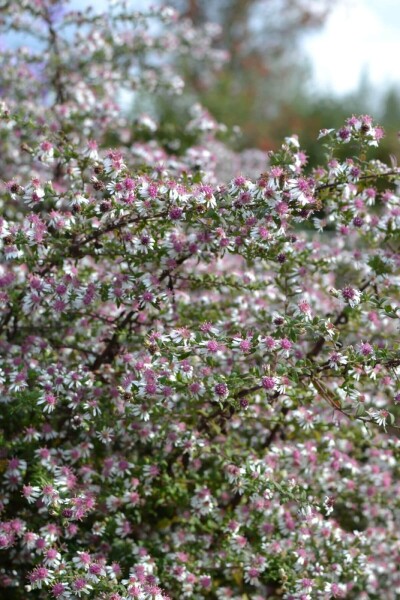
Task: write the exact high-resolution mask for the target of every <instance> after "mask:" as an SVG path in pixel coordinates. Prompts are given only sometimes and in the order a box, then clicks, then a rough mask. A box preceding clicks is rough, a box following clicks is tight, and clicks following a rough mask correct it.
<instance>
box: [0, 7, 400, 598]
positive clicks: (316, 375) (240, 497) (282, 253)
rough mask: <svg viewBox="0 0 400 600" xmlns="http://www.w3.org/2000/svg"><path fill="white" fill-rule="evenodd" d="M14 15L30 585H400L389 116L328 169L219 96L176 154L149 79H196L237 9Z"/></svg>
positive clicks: (23, 569)
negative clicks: (207, 17) (146, 108)
mask: <svg viewBox="0 0 400 600" xmlns="http://www.w3.org/2000/svg"><path fill="white" fill-rule="evenodd" d="M0 6H1V8H2V13H1V22H0V23H1V29H2V30H3V31H4V32H6V33H7V32H8V35H10V32H11V33H12V36H11V37H9V38H8V41H9V47H10V48H11V49H10V50H3V52H2V56H1V71H0V85H1V90H2V97H3V100H2V101H1V105H0V117H1V120H0V144H1V156H0V169H1V178H2V185H1V190H0V198H1V203H2V217H1V219H0V224H1V227H0V232H1V236H0V237H1V240H2V247H1V252H2V263H1V265H0V287H1V292H0V301H1V309H0V310H1V312H0V332H1V338H0V351H1V363H2V364H1V366H2V370H1V387H2V393H1V408H2V411H1V421H0V427H1V434H0V435H1V488H2V491H3V496H2V500H1V503H0V509H1V512H0V517H1V522H0V547H1V558H0V588H2V589H3V594H5V597H7V598H10V599H25V598H27V597H32V598H57V599H60V600H63V599H76V598H93V599H103V600H122V599H124V600H125V599H130V598H140V599H152V600H156V599H157V600H159V599H167V598H198V599H200V598H210V599H211V598H216V599H220V600H225V599H227V598H233V599H236V600H239V599H244V598H248V599H252V600H261V599H262V598H285V599H286V600H289V599H292V600H294V599H296V600H297V599H298V600H306V599H311V598H324V599H325V598H326V599H328V598H356V599H366V598H383V597H385V598H388V599H395V598H397V597H399V595H400V566H399V558H398V557H399V550H400V527H399V525H400V523H399V521H400V512H399V492H400V478H399V475H400V473H399V467H398V457H399V454H400V442H399V440H398V426H397V424H396V415H397V413H398V408H397V405H398V403H399V402H400V383H399V379H398V376H399V366H400V352H399V332H398V318H399V305H398V302H399V281H400V280H399V263H400V253H399V248H400V246H399V229H400V204H399V195H398V187H397V182H398V180H399V171H398V169H397V168H396V167H395V166H393V165H390V166H389V165H386V164H384V163H382V162H380V161H378V160H368V161H367V160H366V157H365V155H366V151H367V150H368V149H371V148H374V147H376V146H377V145H378V143H379V140H380V139H381V137H382V135H383V131H382V129H381V128H380V127H379V126H377V125H375V124H374V123H373V122H372V119H371V118H370V117H368V116H365V115H364V116H359V117H355V116H353V117H350V118H349V119H348V120H347V122H346V123H345V124H344V126H343V127H342V128H340V129H338V130H332V129H329V130H323V131H321V133H320V143H321V144H325V150H326V156H327V158H326V162H325V164H324V165H322V166H321V167H319V168H317V169H314V170H309V169H307V158H306V155H305V154H304V152H302V150H301V148H300V145H299V141H298V139H297V137H296V136H293V137H290V138H286V139H285V141H284V144H283V146H282V148H281V150H280V151H278V152H276V153H274V154H270V155H269V156H268V157H267V156H265V159H264V164H263V165H259V162H260V161H259V154H257V153H254V154H247V155H246V156H243V155H242V156H235V155H234V154H233V153H232V152H231V151H230V150H229V149H228V148H226V147H225V146H224V144H223V142H221V141H220V140H218V139H217V138H218V136H219V135H220V133H221V132H223V130H224V128H223V127H222V126H220V125H219V124H218V123H216V121H215V120H214V119H213V118H212V116H211V115H209V114H208V113H207V112H206V111H205V110H203V109H202V108H201V107H200V106H198V105H195V106H194V107H193V110H192V116H191V120H190V122H188V124H187V126H186V128H185V130H184V131H182V132H181V133H182V136H183V137H184V138H185V140H186V143H188V140H191V145H189V146H188V147H187V148H185V149H184V150H182V151H180V152H177V153H175V154H173V148H174V143H173V142H174V140H169V144H168V145H167V147H166V146H165V145H163V144H161V143H160V130H162V128H163V127H164V126H163V125H162V124H160V125H159V124H157V123H156V122H155V120H154V119H152V118H150V117H149V116H148V115H136V114H135V115H134V116H133V118H132V120H131V119H130V117H129V115H127V114H126V113H125V112H124V111H123V110H122V109H121V104H122V103H123V100H124V98H125V100H126V98H127V95H126V93H125V95H124V94H123V93H122V90H124V89H125V90H138V89H140V88H141V87H144V88H145V89H147V90H149V89H151V90H152V91H153V93H157V92H158V91H160V92H161V93H167V92H169V93H171V94H174V93H176V92H182V82H181V80H180V79H179V77H178V75H177V74H176V73H175V72H174V71H173V66H172V65H173V61H169V62H168V61H167V54H168V53H167V52H166V50H168V52H169V53H175V54H179V53H183V54H186V55H190V56H191V57H192V58H193V59H195V60H198V61H200V62H201V63H202V64H203V67H204V69H206V68H207V62H212V63H215V62H216V61H218V60H220V59H222V58H223V56H222V55H221V52H219V51H216V50H214V49H213V44H212V35H213V34H214V33H215V30H214V29H213V28H212V27H211V26H205V28H204V29H203V30H201V31H198V30H195V29H193V28H192V27H191V25H190V23H189V22H188V21H181V20H180V19H179V18H178V16H177V15H176V14H175V12H174V11H173V10H171V9H168V8H161V9H158V10H155V9H154V10H152V11H149V13H143V14H139V13H138V12H135V11H133V10H131V9H130V7H129V3H128V5H126V3H124V2H122V3H121V2H117V3H115V2H114V3H113V4H112V6H110V10H109V12H107V13H105V14H104V15H103V14H100V13H98V12H93V11H86V12H77V11H69V10H68V7H67V6H66V5H65V4H64V3H62V2H59V1H57V0H52V1H51V0H36V1H35V2H26V1H25V0H18V1H13V2H4V1H3V2H1V3H0ZM13 32H14V33H13ZM18 36H19V37H18ZM21 36H22V41H23V42H24V43H27V42H29V47H28V48H27V47H25V46H21V45H20V44H19V39H21ZM29 36H36V37H35V39H34V38H33V37H29ZM5 39H7V35H6V37H5ZM17 42H18V43H17ZM129 93H130V92H128V94H129ZM128 97H129V96H128ZM171 102H173V95H172V96H171ZM125 103H126V102H125ZM163 135H164V134H163ZM161 137H162V136H161ZM110 139H112V140H113V146H114V147H113V149H109V148H108V147H105V144H108V143H109V140H110ZM175 147H176V148H177V149H179V148H180V139H179V138H177V139H176V140H175ZM343 149H347V156H348V157H347V158H346V159H341V158H339V157H340V156H342V154H343ZM257 161H258V162H257ZM228 162H229V164H224V163H228ZM249 162H250V163H251V171H252V177H251V178H250V176H249V174H248V173H247V172H245V171H244V166H245V165H246V164H248V163H249ZM258 165H259V166H258ZM232 168H233V169H236V173H235V175H234V176H233V178H231V179H229V178H227V179H224V177H225V174H226V173H227V172H229V171H231V170H232Z"/></svg>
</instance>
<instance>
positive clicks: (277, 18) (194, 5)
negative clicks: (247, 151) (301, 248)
mask: <svg viewBox="0 0 400 600" xmlns="http://www.w3.org/2000/svg"><path fill="white" fill-rule="evenodd" d="M92 3H93V2H92ZM85 4H90V1H88V0H79V2H78V1H77V0H73V1H72V5H73V6H75V7H76V8H81V7H82V6H83V5H85ZM104 4H105V0H95V6H96V8H100V7H101V5H104ZM130 4H131V5H132V6H133V7H134V8H137V9H146V8H149V7H150V6H152V5H153V6H154V5H157V4H165V3H164V2H163V3H161V2H157V0H155V1H152V2H147V1H146V0H130ZM168 5H171V6H173V7H175V8H177V9H178V10H179V12H180V13H181V14H183V15H184V16H185V17H187V18H188V19H191V20H192V21H193V23H194V24H195V25H200V26H201V25H204V24H205V23H207V22H213V23H218V24H219V25H220V28H221V29H220V34H219V35H218V37H217V45H218V47H220V48H221V49H225V50H227V51H228V53H229V59H228V60H227V61H226V63H225V64H224V66H223V68H221V69H219V70H218V71H217V70H216V71H215V72H214V73H212V74H210V72H209V70H207V71H206V72H204V71H203V69H202V67H201V66H199V64H196V63H195V62H194V61H193V62H191V61H190V59H188V60H187V61H185V62H184V63H182V64H181V65H180V68H181V69H182V71H183V72H184V74H185V78H186V80H187V82H188V92H189V93H186V94H185V95H184V96H183V97H182V99H181V100H177V101H174V102H173V103H171V100H170V98H167V99H163V98H157V99H155V98H149V97H137V98H136V99H135V104H136V107H135V110H138V109H141V110H142V109H145V110H146V111H147V112H150V113H154V116H156V117H157V118H158V120H161V121H162V122H163V123H164V124H166V140H167V141H168V139H169V134H168V128H169V129H170V130H171V132H172V133H171V135H172V134H173V130H174V127H175V125H176V126H177V127H178V126H179V124H180V122H185V121H187V113H188V111H189V108H190V105H191V104H192V103H193V102H196V101H199V102H200V103H201V104H202V105H203V106H205V107H206V108H207V109H208V110H209V111H210V112H211V114H212V115H213V116H214V117H215V118H216V119H217V120H218V121H220V122H222V123H225V124H226V125H228V127H230V128H235V126H239V127H240V129H241V134H240V135H235V136H233V137H232V139H231V143H232V144H233V146H234V147H235V149H237V150H243V149H244V148H259V149H261V150H264V151H265V150H271V149H276V148H277V147H278V146H279V145H280V144H281V142H282V139H283V138H284V137H285V136H287V135H290V134H292V133H297V134H298V135H299V137H300V140H301V144H302V147H303V148H305V150H306V152H307V154H308V156H309V164H310V166H314V165H315V164H318V163H319V162H320V161H321V159H322V156H321V155H320V153H321V149H320V144H317V143H316V138H317V135H318V132H319V130H320V129H322V128H325V127H338V126H340V125H341V124H342V123H343V121H344V119H345V118H346V117H348V116H350V115H351V114H365V113H367V114H371V115H372V116H373V117H374V118H375V120H377V121H378V122H379V123H380V124H381V125H383V126H384V128H385V130H386V132H387V134H386V137H385V139H384V141H383V143H382V145H381V147H380V149H379V151H378V153H376V151H375V154H374V156H376V157H377V158H381V159H382V160H385V161H388V160H389V156H390V155H392V156H396V157H398V156H399V140H398V131H399V130H400V62H399V56H400V1H399V0H168ZM233 130H234V131H236V130H235V129H233ZM167 138H168V139H167Z"/></svg>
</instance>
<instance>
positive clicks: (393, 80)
mask: <svg viewBox="0 0 400 600" xmlns="http://www.w3.org/2000/svg"><path fill="white" fill-rule="evenodd" d="M336 2H337V4H336V6H335V8H334V9H333V10H332V12H331V15H330V17H329V18H328V20H327V22H326V23H325V25H324V27H323V28H322V29H320V30H318V31H317V32H315V33H311V34H308V35H307V36H306V37H305V38H304V40H303V48H304V50H305V52H306V54H307V56H308V58H309V60H310V63H311V66H312V69H313V72H314V75H313V77H314V81H315V85H316V87H317V89H322V90H324V91H326V92H332V93H334V94H337V95H341V94H347V93H349V92H352V91H354V90H355V89H357V87H358V84H359V82H360V79H361V78H362V77H366V78H367V80H368V81H369V82H370V84H372V85H373V86H374V87H376V88H377V89H382V87H384V86H386V85H388V84H395V85H397V86H399V87H400V0H336Z"/></svg>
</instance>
